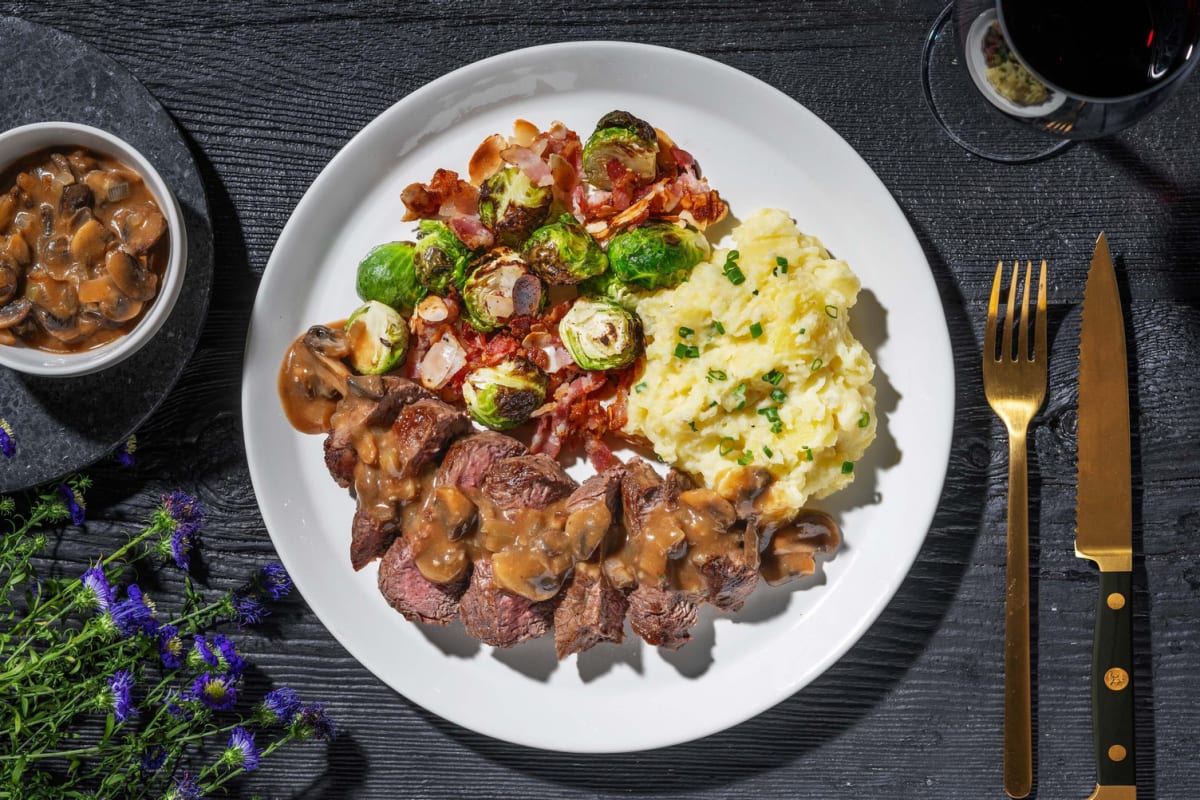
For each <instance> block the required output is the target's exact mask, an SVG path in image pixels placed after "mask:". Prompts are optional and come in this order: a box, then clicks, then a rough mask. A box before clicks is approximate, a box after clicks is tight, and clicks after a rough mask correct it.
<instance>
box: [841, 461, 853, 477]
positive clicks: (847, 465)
mask: <svg viewBox="0 0 1200 800" xmlns="http://www.w3.org/2000/svg"><path fill="white" fill-rule="evenodd" d="M851 472H854V462H853V461H843V462H842V474H843V475H849V474H850V473H851Z"/></svg>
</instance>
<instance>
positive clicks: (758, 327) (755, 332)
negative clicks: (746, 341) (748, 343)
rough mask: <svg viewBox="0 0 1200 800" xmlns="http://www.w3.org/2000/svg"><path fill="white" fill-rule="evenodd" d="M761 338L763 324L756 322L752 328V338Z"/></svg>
mask: <svg viewBox="0 0 1200 800" xmlns="http://www.w3.org/2000/svg"><path fill="white" fill-rule="evenodd" d="M760 336H762V324H761V323H758V322H755V323H754V324H753V325H751V326H750V338H751V339H757V338H758V337H760Z"/></svg>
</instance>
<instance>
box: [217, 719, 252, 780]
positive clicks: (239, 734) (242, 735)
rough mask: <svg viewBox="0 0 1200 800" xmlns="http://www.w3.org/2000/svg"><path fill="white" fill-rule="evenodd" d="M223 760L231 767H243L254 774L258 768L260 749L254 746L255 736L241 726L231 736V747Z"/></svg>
mask: <svg viewBox="0 0 1200 800" xmlns="http://www.w3.org/2000/svg"><path fill="white" fill-rule="evenodd" d="M221 760H222V761H224V762H225V763H227V764H229V765H230V766H237V767H242V768H244V769H245V770H246V772H253V771H254V769H255V768H256V767H257V766H258V748H257V747H255V746H254V734H253V733H251V732H250V731H248V730H246V729H245V728H243V727H242V726H241V725H239V726H237V727H236V728H234V729H233V731H232V732H231V733H230V734H229V745H228V746H227V747H226V748H225V753H224V754H223V755H222V756H221Z"/></svg>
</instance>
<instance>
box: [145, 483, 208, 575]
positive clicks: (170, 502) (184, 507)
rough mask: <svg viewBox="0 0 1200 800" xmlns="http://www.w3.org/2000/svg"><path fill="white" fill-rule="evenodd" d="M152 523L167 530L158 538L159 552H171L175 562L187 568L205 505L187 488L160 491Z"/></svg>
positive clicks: (163, 554) (181, 567)
mask: <svg viewBox="0 0 1200 800" xmlns="http://www.w3.org/2000/svg"><path fill="white" fill-rule="evenodd" d="M154 524H155V525H156V526H157V527H158V529H159V530H160V531H162V532H163V533H164V534H169V536H164V537H163V539H162V541H160V543H159V552H160V553H161V554H162V556H163V557H164V558H165V557H167V556H170V557H171V558H172V559H173V560H174V561H175V566H177V567H179V568H180V569H187V568H188V567H189V566H190V564H191V553H192V550H194V549H195V547H196V543H197V542H198V541H199V539H200V529H201V528H202V527H203V526H204V507H203V506H202V505H200V501H199V500H197V499H196V498H195V497H192V496H191V495H190V494H187V493H186V492H171V493H170V494H168V495H163V499H162V503H161V504H159V507H158V510H157V511H155V512H154Z"/></svg>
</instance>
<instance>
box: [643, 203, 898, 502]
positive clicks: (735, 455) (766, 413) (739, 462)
mask: <svg viewBox="0 0 1200 800" xmlns="http://www.w3.org/2000/svg"><path fill="white" fill-rule="evenodd" d="M733 238H734V240H735V242H736V243H737V247H736V250H737V252H738V253H739V256H738V258H737V260H736V264H737V267H736V269H738V270H740V271H741V273H742V274H743V275H744V276H745V281H744V282H741V283H740V284H737V285H735V284H734V280H736V279H737V274H736V271H734V273H733V280H731V278H730V276H729V275H728V274H727V272H728V271H729V269H728V268H727V266H726V264H727V255H728V254H729V253H730V251H728V250H717V251H715V252H714V253H713V255H712V257H711V259H710V260H708V261H706V262H702V263H701V264H699V265H698V266H697V267H696V268H695V270H694V271H693V272H692V275H691V278H690V279H689V280H688V281H687V282H685V283H682V284H680V285H679V286H677V287H675V288H674V289H666V290H662V291H659V292H656V293H654V294H652V295H649V296H647V297H645V299H643V300H641V301H640V302H639V303H638V306H637V311H638V314H639V316H641V317H642V320H643V323H644V325H645V331H646V366H645V369H644V372H643V374H642V375H641V376H640V377H639V378H638V379H637V381H636V382H635V386H634V388H633V390H632V391H631V392H630V394H629V422H628V424H627V425H626V430H627V431H629V432H631V433H634V434H640V435H641V436H644V437H645V438H646V439H648V440H649V441H650V442H651V444H652V445H653V447H654V450H655V452H656V453H657V454H658V455H659V456H660V457H661V458H663V459H664V460H665V461H666V462H667V463H669V464H671V465H673V466H676V467H678V468H680V469H682V470H683V471H685V472H687V473H690V474H691V475H693V476H694V477H696V478H698V479H700V480H701V481H702V482H703V483H704V484H705V485H706V486H709V487H713V488H716V489H717V490H718V491H722V493H725V492H724V491H723V490H722V488H721V487H722V485H725V486H729V485H731V483H730V482H729V481H730V480H731V479H736V478H738V477H739V476H740V473H741V472H742V471H744V470H748V469H752V468H754V467H765V468H766V469H767V470H769V471H770V473H771V475H772V476H773V477H774V479H775V480H774V482H773V483H772V484H771V486H770V488H769V489H768V490H767V495H766V496H765V497H764V501H765V505H766V506H767V507H769V508H773V509H775V510H776V513H780V514H786V513H789V512H794V511H795V510H796V509H799V508H801V507H802V506H803V505H804V504H805V503H806V502H807V501H808V499H809V498H810V497H813V498H821V497H825V496H826V495H828V494H830V493H831V492H834V491H837V490H838V489H840V488H842V487H844V486H846V485H847V484H848V483H850V482H851V481H852V480H853V479H854V462H855V461H857V460H858V459H859V458H861V457H862V455H863V452H864V451H865V450H866V448H867V445H869V444H870V443H871V441H872V440H873V439H874V438H875V388H874V387H873V386H872V385H871V378H872V377H873V375H874V373H875V365H874V363H873V362H872V361H871V357H870V355H869V354H868V353H867V352H866V350H865V349H864V348H863V346H862V344H860V343H859V342H858V340H856V339H855V338H854V336H853V335H852V334H851V332H850V313H849V312H850V309H851V308H852V307H853V306H854V304H855V301H856V300H857V298H858V290H859V282H858V278H857V277H856V276H855V275H854V273H853V272H851V271H850V267H849V266H848V265H847V264H846V262H844V261H840V260H838V259H834V258H831V257H830V255H829V253H828V252H827V251H826V250H825V248H824V246H822V244H821V242H820V241H818V240H817V239H816V238H815V237H812V236H809V235H807V234H804V233H801V232H800V231H799V229H798V228H797V227H796V223H795V222H793V221H792V219H791V218H790V217H789V216H788V215H787V213H786V212H783V211H779V210H777V209H764V210H761V211H758V212H756V213H754V214H753V215H752V216H750V217H749V218H748V219H746V220H745V222H743V223H742V224H741V225H739V226H738V227H737V228H736V229H735V230H734V231H733ZM784 260H786V272H785V267H784ZM689 348H691V349H689ZM731 470H732V471H734V472H731Z"/></svg>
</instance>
